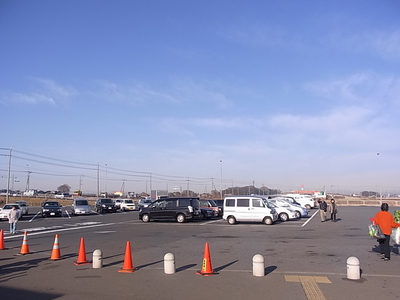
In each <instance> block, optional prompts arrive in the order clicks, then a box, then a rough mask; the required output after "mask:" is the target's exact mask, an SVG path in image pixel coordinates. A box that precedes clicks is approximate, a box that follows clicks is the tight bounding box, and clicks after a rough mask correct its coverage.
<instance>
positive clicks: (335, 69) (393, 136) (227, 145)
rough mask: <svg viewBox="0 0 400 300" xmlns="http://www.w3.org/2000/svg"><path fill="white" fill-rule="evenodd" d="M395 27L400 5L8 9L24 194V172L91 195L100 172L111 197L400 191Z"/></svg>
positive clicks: (25, 5) (2, 98)
mask: <svg viewBox="0 0 400 300" xmlns="http://www.w3.org/2000/svg"><path fill="white" fill-rule="evenodd" d="M399 14H400V2H398V1H396V0H393V1H389V0H388V1H379V2H376V1H236V0H229V1H223V0H216V1H173V0H172V1H161V0H160V1H156V0H146V1H127V0H126V1H125V0H114V1H103V0H92V1H91V0H86V1H74V0H70V1H54V0H51V1H50V0H49V1H44V0H37V1H28V0H20V1H11V0H3V1H1V2H0V41H1V43H0V53H1V55H0V69H1V72H0V111H1V123H0V130H1V137H2V139H1V143H0V147H3V148H11V149H13V154H12V164H11V166H12V167H11V173H12V176H14V177H17V178H18V179H19V182H15V183H14V187H15V188H19V189H25V187H26V181H27V177H28V176H27V175H28V171H29V172H31V173H30V187H31V188H38V189H56V188H57V187H58V186H59V185H61V184H64V183H66V184H69V185H70V186H71V187H72V189H75V188H78V187H79V183H80V182H81V183H82V188H83V190H84V191H91V192H95V191H96V189H97V187H96V185H97V183H96V182H97V179H96V178H97V166H98V168H99V170H100V172H99V174H100V175H99V177H100V189H101V190H104V189H107V190H108V191H115V190H120V189H121V187H122V185H124V189H125V190H131V191H135V192H141V191H146V190H149V189H150V187H151V188H153V189H166V188H168V189H169V190H172V189H173V187H182V188H183V189H186V188H187V186H188V184H189V188H190V189H191V190H194V191H198V192H204V191H210V190H211V189H212V187H213V183H214V186H215V188H217V189H218V190H219V189H220V187H221V186H222V187H223V188H227V187H231V186H246V185H249V184H253V183H254V185H255V186H256V187H261V186H263V185H264V186H267V187H269V188H277V189H281V190H283V191H286V190H293V189H300V188H301V186H302V185H303V186H304V189H307V190H322V189H324V188H325V189H326V190H327V191H333V192H360V191H362V190H379V189H381V190H382V192H385V193H393V192H400V186H399V181H398V178H399V175H400V160H399V153H400V149H399V148H400V141H399V138H398V136H399V134H398V132H399V129H400V128H399V127H400V122H399V120H398V119H399V118H398V116H399V111H400V19H399ZM377 153H379V155H377ZM7 154H8V151H7V150H1V151H0V175H1V178H0V180H1V181H0V188H3V187H5V186H6V182H7V178H6V177H7V174H8V171H7V168H8V157H7ZM212 178H213V179H212ZM221 179H222V182H221Z"/></svg>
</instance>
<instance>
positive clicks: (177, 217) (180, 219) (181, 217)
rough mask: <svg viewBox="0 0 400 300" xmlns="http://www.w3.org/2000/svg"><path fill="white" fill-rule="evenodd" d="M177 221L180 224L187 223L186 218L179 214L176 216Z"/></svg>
mask: <svg viewBox="0 0 400 300" xmlns="http://www.w3.org/2000/svg"><path fill="white" fill-rule="evenodd" d="M176 221H177V222H178V223H183V222H185V221H186V218H185V216H184V215H183V214H178V215H177V216H176Z"/></svg>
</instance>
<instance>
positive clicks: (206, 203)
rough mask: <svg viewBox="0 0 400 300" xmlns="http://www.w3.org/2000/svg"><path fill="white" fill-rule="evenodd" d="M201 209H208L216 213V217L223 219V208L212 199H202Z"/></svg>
mask: <svg viewBox="0 0 400 300" xmlns="http://www.w3.org/2000/svg"><path fill="white" fill-rule="evenodd" d="M199 201H200V208H208V209H212V210H213V211H214V217H221V216H222V208H221V207H219V206H218V205H217V203H215V202H214V200H211V199H200V200H199Z"/></svg>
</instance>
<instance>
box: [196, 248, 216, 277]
mask: <svg viewBox="0 0 400 300" xmlns="http://www.w3.org/2000/svg"><path fill="white" fill-rule="evenodd" d="M196 274H198V275H204V276H210V275H215V274H218V273H216V272H214V271H213V269H212V266H211V257H210V248H209V246H208V243H206V244H205V245H204V253H203V264H202V267H201V271H197V272H196Z"/></svg>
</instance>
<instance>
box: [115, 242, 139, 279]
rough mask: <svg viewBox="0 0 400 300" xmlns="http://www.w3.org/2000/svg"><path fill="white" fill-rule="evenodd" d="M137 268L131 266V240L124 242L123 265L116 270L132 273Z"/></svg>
mask: <svg viewBox="0 0 400 300" xmlns="http://www.w3.org/2000/svg"><path fill="white" fill-rule="evenodd" d="M136 270H137V268H134V267H133V263H132V255H131V242H129V241H128V242H126V247H125V258H124V266H123V267H122V268H121V269H120V270H118V272H122V273H132V272H135V271H136Z"/></svg>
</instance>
